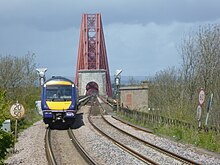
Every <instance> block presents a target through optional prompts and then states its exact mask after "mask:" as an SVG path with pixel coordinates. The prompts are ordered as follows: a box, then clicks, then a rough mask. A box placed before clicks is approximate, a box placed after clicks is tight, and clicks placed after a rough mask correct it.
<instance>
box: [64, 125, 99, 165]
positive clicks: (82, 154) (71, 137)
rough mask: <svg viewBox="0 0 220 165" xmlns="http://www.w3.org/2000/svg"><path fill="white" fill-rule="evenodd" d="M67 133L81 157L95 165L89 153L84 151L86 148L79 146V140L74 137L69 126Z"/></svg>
mask: <svg viewBox="0 0 220 165" xmlns="http://www.w3.org/2000/svg"><path fill="white" fill-rule="evenodd" d="M67 131H68V134H69V137H70V139H72V143H73V145H74V146H75V148H76V149H77V151H78V152H79V153H80V155H81V156H82V157H83V159H84V160H85V161H86V162H87V163H88V164H90V165H97V163H96V162H95V161H94V160H93V159H92V158H91V157H90V155H89V154H88V153H87V152H86V150H85V149H84V148H83V147H82V146H81V144H80V143H79V141H78V140H77V139H76V137H75V135H74V133H73V131H72V130H71V129H70V128H69V129H68V130H67Z"/></svg>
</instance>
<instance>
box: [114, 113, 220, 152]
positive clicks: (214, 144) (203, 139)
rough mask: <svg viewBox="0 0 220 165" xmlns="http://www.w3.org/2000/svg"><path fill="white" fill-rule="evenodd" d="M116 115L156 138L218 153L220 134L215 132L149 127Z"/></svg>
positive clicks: (162, 126) (165, 126)
mask: <svg viewBox="0 0 220 165" xmlns="http://www.w3.org/2000/svg"><path fill="white" fill-rule="evenodd" d="M118 115H119V116H120V117H122V118H123V119H125V120H127V121H129V122H131V123H133V124H137V125H140V126H143V127H145V128H148V129H151V130H153V132H154V134H156V135H158V136H163V137H167V138H169V139H172V140H174V141H178V142H182V143H186V144H192V145H194V146H196V147H200V148H204V149H207V150H209V151H213V152H217V153H220V134H216V133H215V132H211V131H209V132H205V131H203V130H201V131H198V130H193V129H188V128H186V127H174V126H168V125H156V124H155V125H153V124H150V125H149V124H144V123H141V122H140V121H136V120H135V119H131V118H129V117H126V116H123V115H122V114H120V113H119V114H118Z"/></svg>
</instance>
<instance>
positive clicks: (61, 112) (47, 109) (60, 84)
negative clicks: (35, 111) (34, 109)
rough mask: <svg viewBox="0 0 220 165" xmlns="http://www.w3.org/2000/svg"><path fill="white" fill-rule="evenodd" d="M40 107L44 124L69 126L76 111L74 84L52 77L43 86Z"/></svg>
mask: <svg viewBox="0 0 220 165" xmlns="http://www.w3.org/2000/svg"><path fill="white" fill-rule="evenodd" d="M41 106H42V110H43V119H44V123H45V124H49V125H50V126H52V125H53V124H54V123H55V122H60V121H61V122H62V123H65V124H68V125H71V124H72V123H73V122H74V118H75V113H76V110H77V93H76V87H75V85H74V83H73V82H72V81H70V80H68V79H66V78H63V77H53V78H51V79H49V80H48V81H46V82H45V83H44V85H43V92H42V100H41Z"/></svg>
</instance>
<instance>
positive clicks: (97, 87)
mask: <svg viewBox="0 0 220 165" xmlns="http://www.w3.org/2000/svg"><path fill="white" fill-rule="evenodd" d="M75 84H76V85H77V86H78V89H79V94H80V95H84V94H99V95H108V96H111V95H112V88H111V81H110V73H109V67H108V59H107V52H106V47H105V38H104V32H103V27H102V20H101V14H100V13H97V14H83V15H82V24H81V29H80V39H79V49H78V59H77V67H76V77H75Z"/></svg>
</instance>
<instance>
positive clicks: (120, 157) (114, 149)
mask: <svg viewBox="0 0 220 165" xmlns="http://www.w3.org/2000/svg"><path fill="white" fill-rule="evenodd" d="M89 108H90V107H89V106H85V107H83V108H82V109H81V111H80V112H81V113H84V114H83V118H82V120H83V122H79V123H81V125H80V126H79V127H78V128H77V129H73V132H74V134H75V136H76V138H77V139H78V141H79V142H80V143H81V145H82V146H83V147H84V148H85V150H86V151H87V152H88V153H89V154H90V156H91V157H92V158H93V159H94V160H95V161H96V162H97V163H98V164H103V165H114V164H120V165H121V164H122V165H123V164H125V165H127V164H140V165H141V164H144V163H143V162H142V161H140V160H138V159H137V158H135V157H133V156H131V155H130V154H128V153H127V152H125V151H123V150H122V149H120V148H119V147H118V146H116V145H115V144H114V143H112V142H111V141H109V140H108V139H106V138H105V137H103V136H102V135H100V134H99V133H98V132H96V131H95V130H94V128H93V127H92V126H91V125H90V124H89V121H88V118H87V116H88V111H89Z"/></svg>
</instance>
